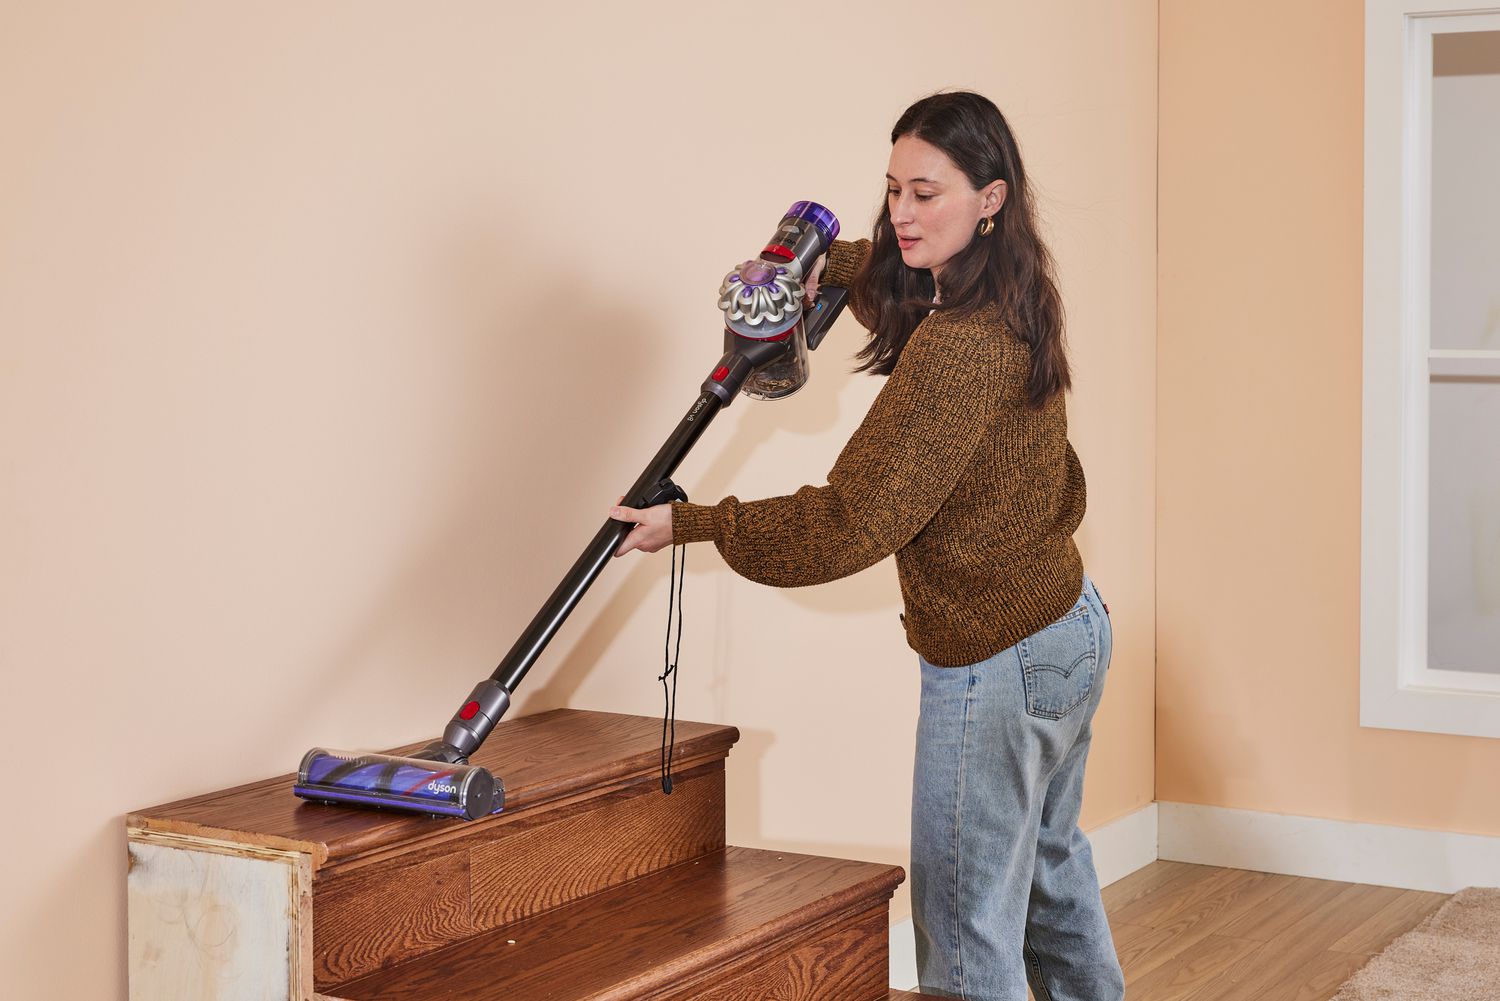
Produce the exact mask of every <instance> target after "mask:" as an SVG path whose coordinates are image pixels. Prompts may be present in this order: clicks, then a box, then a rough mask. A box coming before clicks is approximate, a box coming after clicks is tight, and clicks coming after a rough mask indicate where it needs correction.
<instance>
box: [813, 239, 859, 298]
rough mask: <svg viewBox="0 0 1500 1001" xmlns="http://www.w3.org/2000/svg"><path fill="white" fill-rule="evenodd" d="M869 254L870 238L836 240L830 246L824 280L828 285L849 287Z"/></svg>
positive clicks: (824, 269) (824, 268)
mask: <svg viewBox="0 0 1500 1001" xmlns="http://www.w3.org/2000/svg"><path fill="white" fill-rule="evenodd" d="M869 256H870V241H869V240H855V241H853V242H850V241H847V240H834V241H833V245H832V246H831V247H829V248H828V263H827V264H826V265H824V267H823V277H822V281H823V282H824V284H827V285H837V286H839V287H840V288H848V287H849V284H850V283H851V282H853V281H854V276H855V275H857V274H859V269H860V268H862V267H864V264H865V259H866V258H868V257H869Z"/></svg>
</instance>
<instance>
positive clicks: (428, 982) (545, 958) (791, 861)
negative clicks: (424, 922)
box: [324, 847, 904, 1001]
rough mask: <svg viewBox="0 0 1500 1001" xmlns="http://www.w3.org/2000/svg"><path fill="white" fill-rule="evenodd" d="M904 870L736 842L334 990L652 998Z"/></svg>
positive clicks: (382, 994)
mask: <svg viewBox="0 0 1500 1001" xmlns="http://www.w3.org/2000/svg"><path fill="white" fill-rule="evenodd" d="M903 875H904V874H903V872H902V870H901V868H900V867H899V866H890V865H882V864H877V863H871V862H851V861H847V860H843V859H828V858H820V857H818V856H813V855H796V854H791V853H787V852H772V851H763V850H759V849H752V848H735V847H730V848H726V849H724V850H722V851H718V852H714V853H712V854H709V855H706V856H704V857H702V858H701V859H698V860H696V861H694V862H686V863H682V864H680V865H677V866H674V867H672V868H670V869H664V870H662V871H660V872H657V873H654V874H652V875H650V876H646V877H643V878H641V879H637V880H634V881H632V882H629V883H626V884H624V885H622V886H617V887H615V888H613V889H611V890H606V891H604V892H602V893H598V894H595V895H593V896H590V897H587V898H584V899H582V900H579V901H575V902H574V903H572V904H568V905H565V906H563V907H560V908H557V909H555V910H551V911H547V912H545V913H542V914H539V915H536V916H535V917H531V918H527V919H525V920H522V921H519V922H516V923H515V924H512V925H509V926H507V927H505V928H502V929H500V930H498V931H495V932H490V933H486V934H483V935H480V936H477V937H475V938H471V939H467V940H465V941H463V942H460V943H457V944H455V945H452V946H448V947H446V948H444V949H441V950H439V951H437V952H433V953H429V954H427V955H424V956H420V957H417V958H415V959H412V960H408V961H406V962H403V963H399V964H397V965H395V966H392V967H390V968H388V969H385V970H382V971H380V972H378V973H372V974H367V975H365V976H362V977H359V978H356V979H354V980H351V981H349V982H347V983H344V984H341V985H338V986H335V987H331V988H328V989H327V990H326V991H324V993H326V994H327V995H329V996H331V997H335V998H340V999H345V1001H373V999H376V998H379V999H382V1001H402V999H406V1001H431V999H433V998H444V999H445V1001H499V999H501V998H508V999H515V998H530V997H546V998H548V999H549V1001H582V999H585V998H587V999H591V1001H606V999H611V1001H614V999H624V998H631V997H637V996H646V995H648V994H649V993H650V992H651V991H652V990H660V989H661V988H662V987H663V986H666V985H680V984H682V983H684V981H685V980H686V979H690V978H691V977H692V976H694V975H695V974H699V973H705V972H707V971H711V970H714V969H716V968H718V967H720V966H721V965H722V964H724V963H726V962H728V961H730V960H732V959H734V958H736V957H740V956H743V955H745V954H746V953H747V952H753V951H754V950H755V949H757V948H759V947H761V946H763V945H766V944H768V943H772V942H775V941H778V940H790V939H791V938H794V937H795V935H796V933H797V932H798V931H799V930H802V929H808V928H811V927H813V926H815V925H817V924H818V923H819V922H821V921H824V920H826V919H828V918H830V917H832V916H835V915H840V914H844V913H853V910H854V909H858V908H861V907H864V908H867V907H868V906H869V905H870V903H871V902H872V901H878V902H879V903H880V904H881V905H884V902H885V901H886V900H887V899H888V898H889V897H890V895H891V892H892V891H893V890H894V889H895V887H896V885H897V884H898V883H899V882H900V881H901V879H902V878H903ZM511 943H514V944H511Z"/></svg>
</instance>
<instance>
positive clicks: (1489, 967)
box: [1332, 886, 1500, 1001]
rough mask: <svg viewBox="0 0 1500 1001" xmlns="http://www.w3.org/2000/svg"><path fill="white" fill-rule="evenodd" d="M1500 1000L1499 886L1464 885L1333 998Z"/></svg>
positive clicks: (1359, 1000)
mask: <svg viewBox="0 0 1500 1001" xmlns="http://www.w3.org/2000/svg"><path fill="white" fill-rule="evenodd" d="M1397 998H1399V999H1401V1001H1438V999H1440V998H1441V999H1442V1001H1470V999H1473V1001H1496V999H1500V889H1493V888H1488V887H1477V886H1471V887H1469V888H1468V889H1467V890H1460V891H1459V892H1458V893H1455V894H1454V895H1453V898H1452V899H1451V900H1449V901H1448V902H1447V903H1445V904H1443V906H1442V907H1439V908H1438V909H1437V910H1436V911H1434V912H1433V913H1432V914H1430V915H1428V917H1427V919H1426V920H1425V921H1423V922H1422V923H1421V924H1419V925H1417V927H1415V928H1413V929H1412V930H1411V931H1409V932H1407V933H1406V934H1405V935H1402V936H1401V937H1400V938H1397V939H1396V940H1395V941H1394V942H1392V943H1391V944H1390V945H1388V946H1386V947H1385V949H1383V950H1382V951H1381V952H1380V954H1379V955H1378V956H1376V957H1375V958H1374V959H1372V960H1370V961H1369V962H1368V963H1366V964H1365V965H1364V967H1363V968H1362V969H1360V971H1359V972H1358V973H1356V974H1355V975H1354V976H1352V977H1350V978H1349V979H1348V980H1347V981H1345V982H1344V985H1343V986H1342V987H1340V988H1339V992H1338V993H1337V994H1335V995H1334V996H1333V999H1332V1001H1395V999H1397Z"/></svg>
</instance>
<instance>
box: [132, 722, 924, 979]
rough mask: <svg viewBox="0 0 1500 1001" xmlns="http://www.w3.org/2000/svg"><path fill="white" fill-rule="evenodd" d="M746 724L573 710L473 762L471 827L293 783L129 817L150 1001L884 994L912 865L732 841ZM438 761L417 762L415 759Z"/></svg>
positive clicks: (135, 918)
mask: <svg viewBox="0 0 1500 1001" xmlns="http://www.w3.org/2000/svg"><path fill="white" fill-rule="evenodd" d="M738 738H739V732H738V731H737V730H735V729H734V728H733V727H726V726H713V725H708V724H701V723H685V722H678V724H677V746H676V752H675V754H674V757H673V762H674V765H673V792H672V795H670V796H667V795H664V794H663V793H662V791H661V785H660V780H659V776H658V769H659V765H660V753H661V747H660V741H661V721H660V720H656V719H648V718H644V717H637V716H620V715H615V714H610V713H595V712H583V711H578V710H570V709H560V710H556V711H554V712H549V713H543V714H541V715H537V716H531V717H526V718H522V719H515V720H508V721H506V722H503V723H501V724H500V725H499V726H498V727H497V728H496V729H495V731H494V733H493V734H492V735H491V736H490V739H489V740H488V741H487V743H486V744H485V746H484V747H483V748H482V749H481V750H480V751H479V752H478V753H477V754H476V755H475V756H474V763H475V764H481V765H485V766H486V767H488V768H490V769H491V770H492V771H493V772H494V773H495V774H496V775H497V776H500V777H502V778H503V779H504V781H505V787H506V810H505V812H504V813H501V814H499V815H497V816H494V817H489V818H486V819H483V820H478V821H473V822H469V823H465V822H462V821H454V820H442V819H434V818H424V817H417V816H410V815H405V814H399V813H393V812H383V811H378V810H364V809H350V808H345V807H334V806H325V805H321V804H312V803H304V802H302V801H301V800H298V799H296V798H295V797H294V796H293V795H292V791H291V786H292V778H293V777H292V776H281V777H279V778H275V779H269V780H266V781H264V782H257V783H253V784H251V785H246V786H240V787H237V788H234V789H226V790H224V791H222V792H216V793H211V794H209V795H206V796H199V797H195V798H193V799H189V800H183V801H181V802H177V803H171V804H167V805H165V806H160V807H155V808H153V809H150V810H142V811H139V812H137V813H132V814H130V815H129V817H127V825H128V835H129V841H130V868H129V876H128V898H129V934H130V946H129V958H130V996H131V998H132V1001H148V999H149V1001H176V999H179V998H181V999H192V1001H241V999H244V1001H250V999H254V1001H265V999H269V998H275V999H286V1001H304V999H309V1001H310V999H316V998H324V999H340V1001H375V999H381V1001H386V999H389V1001H437V999H444V1001H492V999H493V1001H500V999H506V1001H529V999H548V1001H583V999H590V1001H627V999H647V998H649V999H653V1001H678V999H683V1001H685V999H689V998H691V999H696V1001H763V999H775V1001H814V999H818V1001H821V999H836V1001H887V999H895V998H914V997H919V995H915V994H909V993H907V992H902V991H891V990H890V989H889V988H888V986H887V985H888V983H889V974H888V956H887V942H888V933H887V923H888V916H887V912H888V909H889V904H890V897H891V894H892V892H893V891H894V890H895V888H896V886H897V884H899V883H900V882H901V880H902V878H903V875H904V874H903V873H902V871H901V869H900V868H899V867H897V866H889V865H876V864H872V863H866V862H849V861H844V860H841V859H827V858H818V857H815V856H810V855H796V854H790V853H787V852H770V851H761V850H756V849H750V848H735V847H729V846H726V845H725V838H724V760H725V758H726V757H727V755H728V753H729V749H730V747H731V746H732V745H733V744H734V742H735V741H736V740H737V739H738ZM418 746H420V745H412V746H411V747H409V748H400V749H397V750H396V751H395V752H394V753H398V754H400V753H407V752H409V751H411V750H414V749H416V747H418Z"/></svg>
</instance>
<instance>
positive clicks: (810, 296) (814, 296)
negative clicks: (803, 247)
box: [802, 254, 828, 306]
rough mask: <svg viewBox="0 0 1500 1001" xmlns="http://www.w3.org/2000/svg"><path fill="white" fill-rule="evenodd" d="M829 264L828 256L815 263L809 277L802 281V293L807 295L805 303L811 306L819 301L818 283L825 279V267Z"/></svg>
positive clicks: (808, 274) (825, 255)
mask: <svg viewBox="0 0 1500 1001" xmlns="http://www.w3.org/2000/svg"><path fill="white" fill-rule="evenodd" d="M827 263H828V255H827V254H824V255H823V256H822V257H820V258H818V259H817V260H816V261H813V266H812V268H811V269H810V270H809V271H808V272H807V277H806V278H804V279H803V280H802V291H803V293H804V295H805V298H804V300H803V301H804V302H806V303H807V305H809V306H811V305H812V304H813V303H815V302H817V301H818V281H819V279H821V278H822V277H823V267H824V265H826V264H827Z"/></svg>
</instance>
